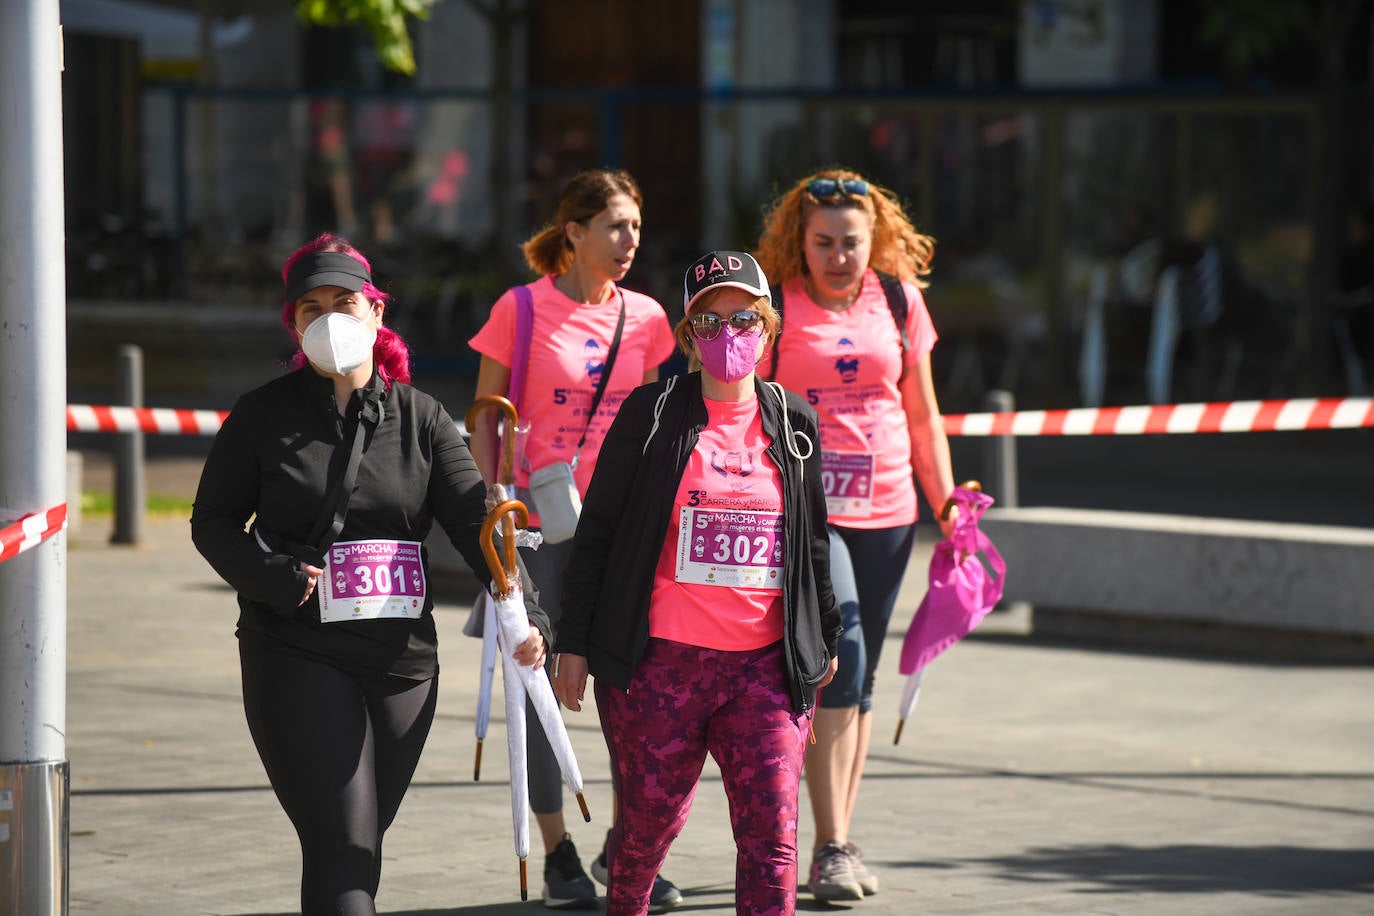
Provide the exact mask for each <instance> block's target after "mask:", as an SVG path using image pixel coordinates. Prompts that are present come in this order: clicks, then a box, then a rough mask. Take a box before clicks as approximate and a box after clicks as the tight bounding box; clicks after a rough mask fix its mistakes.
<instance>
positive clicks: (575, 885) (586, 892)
mask: <svg viewBox="0 0 1374 916" xmlns="http://www.w3.org/2000/svg"><path fill="white" fill-rule="evenodd" d="M544 906H546V907H548V908H549V909H551V910H587V909H595V908H596V888H595V887H594V886H593V885H592V879H591V878H588V877H587V873H586V872H585V871H583V870H582V862H581V861H580V860H579V859H578V857H577V847H576V846H574V845H573V841H572V837H571V836H569V835H568V834H566V833H565V834H563V839H562V840H560V841H559V843H558V845H557V846H555V847H554V848H553V852H551V853H549V854H548V855H546V856H545V857H544Z"/></svg>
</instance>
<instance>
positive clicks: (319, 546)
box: [306, 389, 386, 559]
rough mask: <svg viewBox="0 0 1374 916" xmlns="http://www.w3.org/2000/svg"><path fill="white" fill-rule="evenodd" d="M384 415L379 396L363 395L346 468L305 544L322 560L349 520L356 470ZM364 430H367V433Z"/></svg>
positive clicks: (372, 392)
mask: <svg viewBox="0 0 1374 916" xmlns="http://www.w3.org/2000/svg"><path fill="white" fill-rule="evenodd" d="M385 415H386V411H385V410H384V409H383V408H382V402H381V392H380V391H374V390H370V389H369V391H368V392H367V394H366V395H364V397H363V403H362V407H361V409H360V410H359V411H358V422H357V423H356V424H354V426H353V441H352V443H350V446H349V452H348V464H347V465H346V466H345V467H344V472H343V476H342V477H340V478H339V480H338V481H337V483H336V488H335V489H334V490H332V491H331V495H332V497H333V498H332V499H330V498H326V499H325V501H324V508H323V509H322V510H321V512H320V517H319V519H318V520H317V521H316V522H315V527H314V528H313V529H311V531H310V537H309V538H308V539H307V541H306V543H307V544H309V545H310V546H311V547H314V548H315V549H316V550H317V552H318V554H319V557H320V558H321V559H322V558H323V557H324V555H325V554H326V553H328V552H329V548H330V547H331V546H333V544H334V539H335V538H337V537H338V536H339V532H340V531H342V530H343V526H344V519H345V518H347V517H348V503H349V501H350V500H352V498H353V487H354V485H355V484H356V483H357V481H358V466H359V465H360V464H361V463H362V458H363V449H364V448H365V446H366V442H367V440H368V439H371V438H372V436H371V433H372V431H374V430H376V428H377V427H378V426H379V425H380V424H381V422H382V418H383V417H384V416H385ZM364 427H366V428H367V431H366V432H365V431H364Z"/></svg>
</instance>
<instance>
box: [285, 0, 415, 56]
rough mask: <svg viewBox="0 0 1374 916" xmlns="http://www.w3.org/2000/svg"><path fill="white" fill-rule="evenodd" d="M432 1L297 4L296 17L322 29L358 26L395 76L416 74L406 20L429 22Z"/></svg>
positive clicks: (308, 0)
mask: <svg viewBox="0 0 1374 916" xmlns="http://www.w3.org/2000/svg"><path fill="white" fill-rule="evenodd" d="M434 3H435V0H296V15H297V16H299V17H300V18H301V20H302V21H304V22H309V23H313V24H314V25H323V26H361V27H362V28H365V29H367V31H368V33H369V34H370V35H371V36H372V42H373V44H374V45H376V47H377V57H378V58H379V59H380V60H381V62H382V64H383V65H384V66H385V67H387V68H388V69H390V70H395V71H397V72H398V73H406V74H413V73H414V72H415V49H414V48H413V47H412V46H411V44H410V33H409V32H408V31H407V30H406V20H407V19H428V18H429V11H430V7H432V6H434Z"/></svg>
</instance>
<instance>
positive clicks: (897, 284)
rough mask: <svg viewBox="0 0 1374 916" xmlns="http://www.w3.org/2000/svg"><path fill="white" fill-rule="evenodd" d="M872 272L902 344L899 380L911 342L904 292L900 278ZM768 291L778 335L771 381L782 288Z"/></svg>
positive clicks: (776, 372) (780, 313) (771, 379)
mask: <svg viewBox="0 0 1374 916" xmlns="http://www.w3.org/2000/svg"><path fill="white" fill-rule="evenodd" d="M873 272H874V273H875V274H877V275H878V283H879V284H880V285H881V286H882V288H883V296H884V298H886V299H887V310H888V311H889V312H891V313H892V321H893V323H894V324H896V325H897V336H898V338H899V339H900V340H901V343H902V374H901V376H899V379H900V378H902V377H905V376H906V354H907V351H908V350H910V349H911V340H910V338H909V337H908V336H907V333H906V319H907V314H908V308H909V307H908V305H907V301H906V290H904V289H902V280H901V278H900V277H896V276H893V275H892V274H889V273H884V272H883V271H881V270H876V269H875V270H874V271H873ZM768 291H769V293H770V294H771V295H772V297H773V308H774V309H776V310H777V313H778V333H777V336H775V337H774V338H773V374H772V375H771V376H770V377H769V381H773V380H774V379H776V378H777V377H778V340H779V339H780V338H781V337H782V330H783V323H782V287H781V286H771V287H769V290H768Z"/></svg>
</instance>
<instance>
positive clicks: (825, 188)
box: [806, 178, 868, 200]
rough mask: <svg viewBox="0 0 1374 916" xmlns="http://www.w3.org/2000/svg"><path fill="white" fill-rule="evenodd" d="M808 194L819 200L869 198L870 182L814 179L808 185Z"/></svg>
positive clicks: (844, 179) (851, 179) (845, 179)
mask: <svg viewBox="0 0 1374 916" xmlns="http://www.w3.org/2000/svg"><path fill="white" fill-rule="evenodd" d="M806 193H808V194H810V195H811V196H812V197H814V198H816V199H817V200H826V199H828V198H831V197H839V196H840V195H841V194H844V195H847V196H849V197H867V196H868V182H866V181H860V180H859V179H857V178H812V179H811V180H810V181H808V182H807V183H806Z"/></svg>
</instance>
